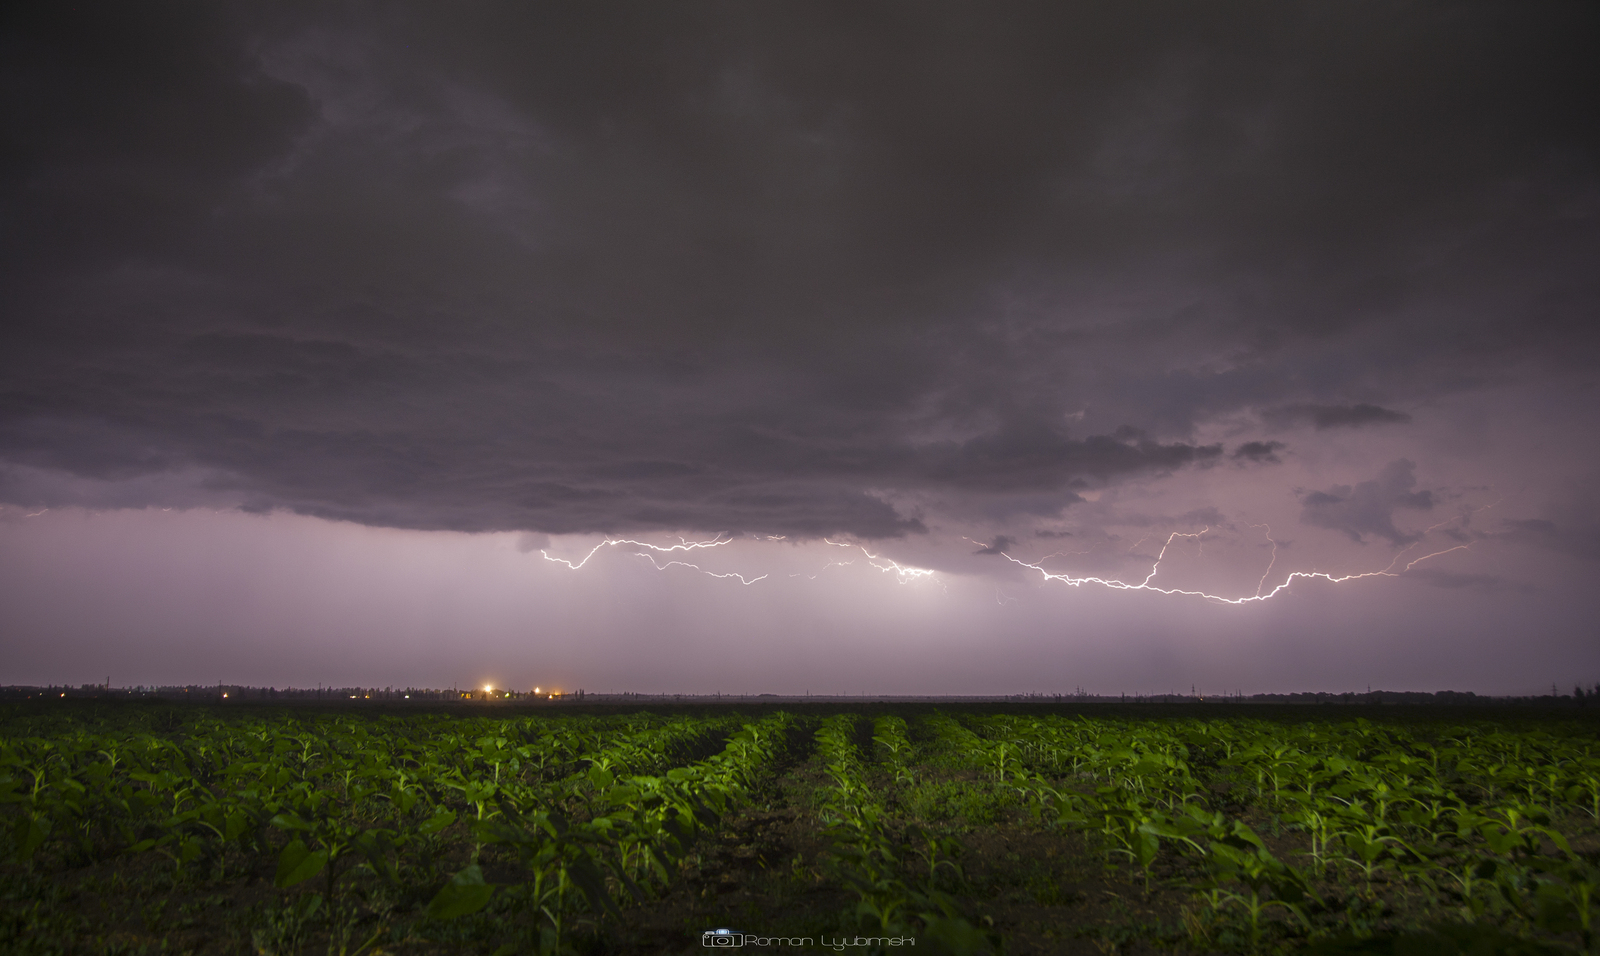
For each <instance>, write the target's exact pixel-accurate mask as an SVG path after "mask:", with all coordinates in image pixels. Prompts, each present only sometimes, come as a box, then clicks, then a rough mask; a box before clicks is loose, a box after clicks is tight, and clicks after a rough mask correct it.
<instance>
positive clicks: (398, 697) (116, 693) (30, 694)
mask: <svg viewBox="0 0 1600 956" xmlns="http://www.w3.org/2000/svg"><path fill="white" fill-rule="evenodd" d="M583 696H584V695H583V691H581V690H580V691H578V692H577V693H576V694H566V695H562V694H545V693H541V694H533V693H529V692H526V691H516V690H500V689H494V690H485V689H474V690H460V689H458V688H453V687H447V688H437V687H403V688H402V687H249V686H246V685H241V684H173V685H160V686H157V685H139V686H136V687H111V686H108V685H106V684H78V685H70V684H61V685H48V686H44V687H25V686H15V685H13V686H5V687H0V699H11V700H16V699H19V698H22V699H26V698H46V697H56V698H61V697H71V698H85V697H93V698H119V699H132V698H156V699H161V700H195V701H202V700H203V701H233V700H237V701H239V702H241V703H260V702H262V701H282V702H299V701H306V702H314V701H340V700H344V701H350V700H373V701H384V702H403V701H408V700H414V701H434V702H437V701H460V700H482V701H490V700H515V701H532V700H541V701H555V700H582V699H583Z"/></svg>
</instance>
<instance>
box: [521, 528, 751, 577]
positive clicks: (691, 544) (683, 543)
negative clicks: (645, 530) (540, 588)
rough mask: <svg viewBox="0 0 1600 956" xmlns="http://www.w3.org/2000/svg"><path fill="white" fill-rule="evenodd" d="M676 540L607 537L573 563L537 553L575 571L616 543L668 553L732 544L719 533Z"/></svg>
mask: <svg viewBox="0 0 1600 956" xmlns="http://www.w3.org/2000/svg"><path fill="white" fill-rule="evenodd" d="M678 542H679V543H678V544H673V545H667V546H666V547H662V546H661V545H659V544H651V543H650V542H648V541H634V540H632V539H630V538H607V539H605V540H604V541H602V542H600V543H599V544H597V545H595V546H594V547H593V548H590V549H589V553H588V554H586V555H584V556H583V560H581V561H578V562H576V563H574V562H572V561H568V560H567V559H566V558H552V557H551V556H550V552H548V551H545V550H544V549H542V548H541V549H540V551H539V553H540V554H541V555H544V559H545V560H546V561H554V562H556V563H557V564H564V565H566V566H567V567H569V568H571V569H572V570H574V571H576V570H578V569H579V568H581V567H583V566H584V565H586V564H588V563H589V559H590V558H592V557H594V556H595V554H596V553H597V552H599V550H600V549H601V548H609V547H615V546H616V545H619V544H631V545H633V546H634V547H637V548H648V549H649V550H651V551H656V552H659V553H661V554H668V553H670V552H673V551H694V550H696V549H698V548H720V547H722V546H723V545H725V544H732V543H733V539H732V538H724V537H723V536H722V535H720V534H719V535H717V536H716V537H715V538H712V539H711V540H710V541H687V540H685V539H683V538H679V539H678Z"/></svg>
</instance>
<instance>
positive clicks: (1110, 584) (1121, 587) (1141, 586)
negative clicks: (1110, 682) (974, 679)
mask: <svg viewBox="0 0 1600 956" xmlns="http://www.w3.org/2000/svg"><path fill="white" fill-rule="evenodd" d="M1486 507H1493V505H1489V506H1486ZM1478 510H1480V511H1481V510H1483V509H1478ZM1471 514H1473V512H1470V511H1469V512H1467V514H1465V515H1461V516H1458V517H1455V518H1451V519H1449V520H1448V521H1441V522H1439V523H1438V524H1436V525H1434V526H1433V527H1431V528H1428V529H1427V530H1426V531H1424V532H1423V533H1422V534H1421V535H1419V536H1418V540H1417V542H1416V543H1415V544H1412V545H1410V546H1409V547H1407V548H1405V549H1403V550H1401V551H1400V552H1399V553H1397V554H1396V555H1395V556H1394V560H1392V561H1390V562H1389V564H1388V566H1387V567H1384V568H1382V569H1380V570H1377V571H1358V572H1355V573H1352V574H1330V573H1328V572H1326V571H1291V572H1289V574H1288V576H1287V577H1285V578H1284V579H1283V583H1282V584H1279V585H1278V586H1277V587H1274V588H1273V589H1272V590H1270V591H1267V592H1266V593H1265V594H1263V593H1262V591H1263V589H1264V588H1265V587H1266V582H1267V577H1268V576H1269V575H1271V574H1272V569H1273V567H1274V566H1275V565H1276V564H1277V561H1278V542H1277V541H1276V540H1274V539H1273V537H1272V528H1271V527H1270V526H1268V525H1265V524H1260V525H1250V527H1252V528H1265V529H1266V535H1267V540H1268V541H1270V542H1272V558H1271V560H1270V561H1269V562H1268V563H1267V569H1266V570H1265V571H1263V572H1262V574H1261V580H1260V581H1259V582H1258V583H1257V584H1256V593H1255V594H1251V595H1246V596H1244V597H1224V596H1222V595H1220V594H1211V593H1209V592H1206V591H1198V590H1191V589H1189V588H1164V587H1159V586H1157V585H1155V584H1152V583H1151V582H1152V581H1154V580H1155V578H1156V575H1157V574H1159V573H1160V571H1161V562H1162V561H1163V560H1164V559H1165V558H1166V556H1167V549H1168V548H1170V547H1171V546H1172V542H1173V541H1175V540H1176V539H1178V538H1195V539H1197V540H1199V539H1201V538H1202V537H1203V536H1204V535H1205V534H1206V533H1207V532H1209V531H1210V530H1211V529H1210V528H1209V527H1206V528H1203V529H1201V530H1200V531H1174V532H1172V533H1171V534H1169V535H1167V540H1166V542H1165V543H1163V544H1162V545H1161V551H1160V552H1159V553H1158V554H1157V555H1156V560H1155V563H1154V564H1152V565H1151V566H1150V573H1149V574H1147V575H1145V576H1144V580H1142V581H1139V582H1138V583H1133V582H1129V581H1120V580H1117V579H1116V578H1101V577H1095V576H1092V575H1086V576H1083V577H1074V576H1073V575H1071V574H1066V573H1061V574H1058V573H1055V572H1052V571H1047V570H1046V569H1045V568H1043V567H1041V566H1040V564H1038V563H1030V562H1027V561H1022V560H1020V559H1018V558H1014V557H1012V556H1011V555H1009V554H1006V553H1005V552H1003V551H1002V552H1001V557H1004V558H1005V559H1006V560H1007V561H1011V562H1012V563H1014V564H1019V565H1021V566H1023V567H1025V568H1028V569H1030V570H1033V571H1038V572H1039V574H1040V575H1042V576H1043V578H1044V580H1046V581H1059V582H1061V583H1062V584H1069V585H1071V586H1073V587H1082V586H1083V585H1085V584H1098V585H1100V586H1102V587H1107V588H1111V589H1112V590H1116V591H1154V592H1156V593H1157V594H1181V595H1184V596H1187V597H1198V598H1204V599H1205V600H1207V601H1214V602H1216V603H1218V604H1251V603H1255V602H1259V601H1265V600H1267V599H1268V598H1271V597H1274V596H1275V595H1277V594H1278V593H1279V592H1280V591H1283V590H1285V589H1287V588H1288V587H1289V586H1290V585H1291V584H1293V583H1294V581H1295V580H1296V579H1297V578H1305V579H1308V580H1309V579H1311V578H1321V579H1322V580H1324V581H1329V582H1331V583H1334V584H1340V583H1343V582H1345V581H1357V580H1360V579H1362V578H1374V577H1386V578H1394V577H1399V576H1400V575H1402V574H1404V573H1405V572H1407V571H1409V570H1411V569H1412V568H1414V567H1416V566H1417V565H1419V564H1421V563H1422V562H1424V561H1428V560H1430V559H1432V558H1437V557H1439V556H1440V555H1445V554H1449V553H1451V552H1452V551H1466V550H1468V549H1469V548H1470V547H1471V545H1469V544H1458V545H1456V546H1455V547H1451V548H1445V549H1444V550H1442V551H1434V552H1432V553H1431V554H1425V555H1422V556H1421V557H1419V558H1413V559H1411V560H1410V561H1407V562H1406V565H1405V567H1403V568H1400V569H1399V570H1398V571H1397V570H1395V566H1396V565H1398V564H1399V563H1400V562H1401V561H1402V560H1404V559H1405V556H1406V554H1407V553H1409V552H1410V551H1412V550H1413V549H1415V548H1416V547H1417V545H1420V544H1421V543H1422V541H1423V540H1424V539H1425V538H1426V537H1427V535H1428V534H1429V533H1430V532H1432V531H1435V530H1437V529H1439V528H1442V527H1444V526H1445V525H1447V524H1451V523H1453V522H1456V521H1463V520H1464V519H1465V518H1467V517H1470V516H1471ZM1136 547H1137V545H1136ZM1044 560H1045V558H1040V559H1039V561H1040V562H1043V561H1044Z"/></svg>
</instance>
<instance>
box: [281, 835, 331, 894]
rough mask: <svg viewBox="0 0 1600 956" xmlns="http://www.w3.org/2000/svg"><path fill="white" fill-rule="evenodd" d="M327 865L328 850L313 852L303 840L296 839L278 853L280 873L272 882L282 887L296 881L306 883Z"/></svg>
mask: <svg viewBox="0 0 1600 956" xmlns="http://www.w3.org/2000/svg"><path fill="white" fill-rule="evenodd" d="M327 865H328V851H327V850H317V851H315V852H313V851H311V850H310V849H308V848H307V847H306V845H305V844H304V843H303V842H301V841H299V840H295V841H294V842H292V843H290V844H289V845H288V846H286V847H284V848H283V852H282V853H280V854H278V875H277V876H276V877H274V878H273V880H272V882H273V884H274V885H276V886H278V887H279V888H280V889H285V888H288V887H291V886H294V885H295V884H296V883H304V882H305V881H306V880H309V879H311V878H312V877H313V876H316V875H317V874H318V873H321V872H322V868H323V867H325V866H327Z"/></svg>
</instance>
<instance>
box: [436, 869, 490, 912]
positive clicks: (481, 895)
mask: <svg viewBox="0 0 1600 956" xmlns="http://www.w3.org/2000/svg"><path fill="white" fill-rule="evenodd" d="M492 895H494V887H493V886H490V885H489V884H487V883H485V882H483V870H481V869H480V868H479V867H478V865H477V864H476V863H474V864H472V865H471V866H469V867H467V868H466V869H464V870H462V871H461V872H460V873H457V874H456V875H455V876H452V877H451V878H450V882H448V883H446V884H445V885H444V887H443V888H442V889H441V890H439V892H438V893H437V894H435V895H434V897H433V900H432V901H431V902H429V903H428V916H429V918H431V919H455V918H456V917H458V916H466V915H468V914H470V913H476V912H477V911H479V910H481V909H483V908H484V907H485V906H488V905H489V897H490V896H492Z"/></svg>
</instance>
